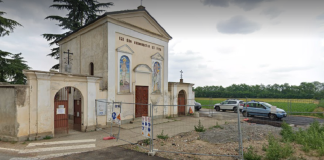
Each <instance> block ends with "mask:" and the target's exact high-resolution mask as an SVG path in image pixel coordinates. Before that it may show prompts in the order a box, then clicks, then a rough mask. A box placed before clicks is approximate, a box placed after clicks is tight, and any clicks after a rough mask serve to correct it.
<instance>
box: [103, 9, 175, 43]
mask: <svg viewBox="0 0 324 160" xmlns="http://www.w3.org/2000/svg"><path fill="white" fill-rule="evenodd" d="M109 16H110V17H112V18H115V19H117V20H120V21H123V22H126V23H129V24H131V25H133V26H136V27H139V28H141V29H144V30H146V31H149V32H152V33H154V34H157V35H160V36H162V37H165V38H167V39H172V37H171V36H170V35H169V34H168V33H167V32H166V31H165V30H164V28H163V27H162V26H161V25H160V24H159V23H158V22H157V21H156V20H155V19H154V18H153V17H152V16H151V15H150V14H149V13H148V12H147V11H146V10H145V9H140V10H134V11H125V12H123V13H122V14H109Z"/></svg>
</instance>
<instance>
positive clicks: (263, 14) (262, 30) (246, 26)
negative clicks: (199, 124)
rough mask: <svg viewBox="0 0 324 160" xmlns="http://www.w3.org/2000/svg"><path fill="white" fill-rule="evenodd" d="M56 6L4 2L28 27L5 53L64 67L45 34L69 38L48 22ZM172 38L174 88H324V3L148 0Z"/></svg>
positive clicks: (118, 2) (1, 43)
mask: <svg viewBox="0 0 324 160" xmlns="http://www.w3.org/2000/svg"><path fill="white" fill-rule="evenodd" d="M98 1H99V2H113V3H114V6H112V7H110V8H109V9H107V11H118V10H126V9H136V8H137V7H138V6H139V5H140V2H141V1H140V0H98ZM51 4H53V2H52V0H3V3H0V10H1V11H5V12H7V14H6V15H5V17H6V18H11V19H14V20H16V21H18V22H19V23H21V24H22V25H23V27H17V28H16V29H15V31H14V33H12V34H10V35H9V36H5V37H1V38H0V49H1V50H4V51H9V52H11V53H22V55H23V57H24V58H25V59H26V60H27V61H28V65H29V66H30V67H31V68H32V69H34V70H45V71H48V70H49V69H50V68H51V66H53V65H54V64H56V63H57V61H56V60H54V59H53V58H51V57H49V56H46V55H47V54H48V53H50V49H51V47H50V46H49V45H48V42H47V41H46V40H45V39H44V38H42V36H41V34H43V33H62V32H63V31H62V30H61V29H60V28H59V27H58V26H57V25H55V24H56V22H55V21H50V20H45V19H44V18H45V17H46V16H49V15H65V12H63V11H58V10H56V9H54V8H49V6H50V5H51ZM143 6H145V7H146V10H147V11H148V12H149V13H150V14H151V15H152V16H153V17H154V18H155V19H156V20H157V21H158V22H159V23H160V24H161V25H162V26H163V27H164V29H166V31H167V32H168V33H169V34H170V35H171V36H172V37H173V39H172V40H171V41H170V43H169V81H173V82H174V81H179V79H180V70H183V72H184V73H183V79H184V82H190V83H195V87H197V86H205V85H222V86H229V85H231V84H241V83H245V84H248V85H255V84H265V85H267V84H274V83H277V84H283V83H289V84H291V85H299V84H300V83H301V82H313V81H320V82H324V1H323V0H143Z"/></svg>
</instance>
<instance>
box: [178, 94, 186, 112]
mask: <svg viewBox="0 0 324 160" xmlns="http://www.w3.org/2000/svg"><path fill="white" fill-rule="evenodd" d="M178 105H186V100H185V94H184V91H180V92H179V94H178ZM185 112H186V106H178V115H185V114H186V113H185Z"/></svg>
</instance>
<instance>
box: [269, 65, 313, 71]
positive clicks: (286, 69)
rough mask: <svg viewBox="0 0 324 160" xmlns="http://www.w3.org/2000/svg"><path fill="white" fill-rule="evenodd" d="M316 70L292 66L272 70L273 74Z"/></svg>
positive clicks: (310, 67)
mask: <svg viewBox="0 0 324 160" xmlns="http://www.w3.org/2000/svg"><path fill="white" fill-rule="evenodd" d="M312 68H314V67H313V66H290V67H280V68H276V69H272V70H271V71H272V72H293V71H301V70H309V69H312Z"/></svg>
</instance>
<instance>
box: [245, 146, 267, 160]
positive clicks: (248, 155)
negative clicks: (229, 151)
mask: <svg viewBox="0 0 324 160" xmlns="http://www.w3.org/2000/svg"><path fill="white" fill-rule="evenodd" d="M243 156H244V159H245V160H261V159H262V156H260V155H258V154H256V153H255V152H254V151H253V147H252V146H250V147H249V148H248V150H247V152H245V153H244V155H243Z"/></svg>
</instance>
